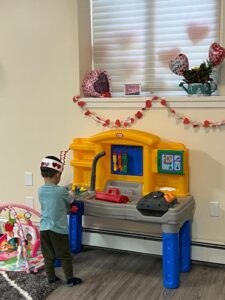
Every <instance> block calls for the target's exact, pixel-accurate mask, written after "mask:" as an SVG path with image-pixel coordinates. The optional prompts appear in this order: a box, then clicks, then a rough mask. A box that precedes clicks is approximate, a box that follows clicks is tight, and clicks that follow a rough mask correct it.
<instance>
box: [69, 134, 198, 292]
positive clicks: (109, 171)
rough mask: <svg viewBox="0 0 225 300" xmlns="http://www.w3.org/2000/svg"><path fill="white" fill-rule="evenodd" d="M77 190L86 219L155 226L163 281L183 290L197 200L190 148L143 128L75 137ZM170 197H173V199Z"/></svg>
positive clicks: (73, 163) (187, 268)
mask: <svg viewBox="0 0 225 300" xmlns="http://www.w3.org/2000/svg"><path fill="white" fill-rule="evenodd" d="M70 149H72V150H73V159H72V161H71V166H72V167H73V170H74V176H73V189H74V190H75V191H76V190H77V189H79V188H80V187H86V189H87V191H86V192H84V193H81V194H79V195H78V196H77V200H78V201H80V202H82V203H83V205H84V215H88V216H97V217H108V218H115V219H122V220H132V221H138V222H144V223H153V224H157V225H158V226H160V228H161V231H162V237H163V283H164V287H166V288H177V287H178V286H179V272H180V271H182V272H188V271H189V270H190V242H191V221H192V218H193V211H194V204H195V203H194V199H193V197H192V196H191V195H189V191H188V178H189V167H188V150H187V149H186V147H185V146H184V145H183V144H181V143H174V142H168V141H163V140H161V139H160V138H159V137H158V136H156V135H153V134H150V133H146V132H142V131H139V130H131V129H120V130H110V131H106V132H103V133H99V134H96V135H94V136H91V137H89V138H74V140H73V142H72V144H71V145H70ZM171 194H172V197H171Z"/></svg>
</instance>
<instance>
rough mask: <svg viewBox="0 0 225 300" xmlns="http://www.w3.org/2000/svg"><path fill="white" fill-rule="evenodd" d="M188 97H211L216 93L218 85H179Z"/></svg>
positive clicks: (212, 83) (209, 83)
mask: <svg viewBox="0 0 225 300" xmlns="http://www.w3.org/2000/svg"><path fill="white" fill-rule="evenodd" d="M179 86H180V87H182V88H183V89H184V90H185V91H186V93H187V94H188V96H211V94H212V93H213V92H215V91H216V89H217V85H216V83H215V82H207V83H184V82H181V83H180V84H179Z"/></svg>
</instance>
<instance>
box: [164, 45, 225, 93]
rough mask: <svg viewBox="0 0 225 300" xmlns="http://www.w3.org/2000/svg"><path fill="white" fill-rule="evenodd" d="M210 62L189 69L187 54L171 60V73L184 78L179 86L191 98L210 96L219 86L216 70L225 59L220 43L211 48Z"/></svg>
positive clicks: (224, 50) (224, 51)
mask: <svg viewBox="0 0 225 300" xmlns="http://www.w3.org/2000/svg"><path fill="white" fill-rule="evenodd" d="M208 58H209V59H208V60H206V62H203V63H201V64H200V65H199V66H198V67H194V68H191V69H189V61H188V58H187V56H186V55H185V54H183V53H180V54H179V55H178V56H177V57H176V58H175V59H173V60H171V61H170V63H169V67H170V69H171V71H172V72H173V73H174V74H176V75H179V76H183V81H182V82H181V83H180V84H179V86H180V87H182V88H183V89H184V90H185V91H186V92H187V93H188V95H189V96H193V95H197V96H202V95H203V96H205V95H206V96H210V95H211V94H212V93H213V92H214V91H215V90H216V89H217V85H216V83H215V82H214V80H213V73H214V68H215V67H217V66H219V65H220V64H221V63H222V62H223V60H224V58H225V48H223V47H221V46H220V45H219V44H218V43H212V44H211V46H210V47H209V53H208Z"/></svg>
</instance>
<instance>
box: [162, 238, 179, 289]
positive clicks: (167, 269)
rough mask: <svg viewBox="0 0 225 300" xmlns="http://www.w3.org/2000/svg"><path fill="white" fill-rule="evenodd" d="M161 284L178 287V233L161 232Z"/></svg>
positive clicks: (172, 287)
mask: <svg viewBox="0 0 225 300" xmlns="http://www.w3.org/2000/svg"><path fill="white" fill-rule="evenodd" d="M163 286H164V287H165V288H169V289H174V288H177V287H179V233H163Z"/></svg>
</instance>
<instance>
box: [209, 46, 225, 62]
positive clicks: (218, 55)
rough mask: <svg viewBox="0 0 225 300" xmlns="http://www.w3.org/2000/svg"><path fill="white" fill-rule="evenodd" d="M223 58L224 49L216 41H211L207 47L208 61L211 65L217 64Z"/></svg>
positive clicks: (224, 55) (224, 56)
mask: <svg viewBox="0 0 225 300" xmlns="http://www.w3.org/2000/svg"><path fill="white" fill-rule="evenodd" d="M224 58H225V49H224V48H223V47H221V46H220V45H219V44H218V43H213V44H212V45H211V46H210V47H209V61H210V62H211V64H212V65H213V66H218V65H220V64H221V63H222V61H223V60H224Z"/></svg>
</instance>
